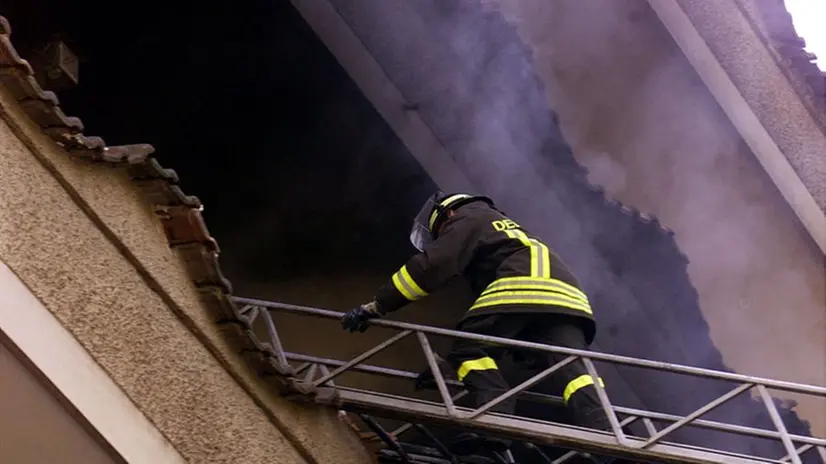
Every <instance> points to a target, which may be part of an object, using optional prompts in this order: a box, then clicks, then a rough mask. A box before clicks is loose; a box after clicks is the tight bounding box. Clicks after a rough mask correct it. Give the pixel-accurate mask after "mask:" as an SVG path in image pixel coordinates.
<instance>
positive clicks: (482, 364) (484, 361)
mask: <svg viewBox="0 0 826 464" xmlns="http://www.w3.org/2000/svg"><path fill="white" fill-rule="evenodd" d="M491 369H499V367H498V366H497V365H496V361H494V360H493V358H490V357H487V356H486V357H484V358H479V359H471V360H470V361H465V362H463V363H462V365H461V366H459V371H458V372H457V375H456V376H457V377H458V378H459V382H461V381H462V379H464V378H465V376H466V375H468V374H470V373H471V372H472V371H488V370H491Z"/></svg>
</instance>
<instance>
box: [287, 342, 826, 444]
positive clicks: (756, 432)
mask: <svg viewBox="0 0 826 464" xmlns="http://www.w3.org/2000/svg"><path fill="white" fill-rule="evenodd" d="M286 358H287V359H288V360H291V361H293V362H304V363H317V364H322V365H327V366H330V367H336V366H341V365H343V364H344V363H345V361H341V360H337V359H329V358H322V357H316V356H309V355H304V354H297V353H290V352H288V353H286ZM352 370H353V371H356V372H361V373H364V374H371V375H380V376H383V377H388V378H395V379H403V380H413V379H415V378H416V374H415V373H413V372H410V371H404V370H400V369H392V368H388V367H381V366H372V365H365V364H361V365H358V366H355V367H353V369H352ZM447 383H448V385H449V386H452V387H456V388H463V386H462V384H461V383H460V382H457V381H455V380H449V381H448V382H447ZM460 393H463V395H461V396H459V395H454V396H453V398H452V399H453V401H457V400H458V399H460V398H461V397H462V396H464V394H467V393H468V392H467V390H462V391H461V392H460ZM520 397H523V398H524V399H525V400H528V401H534V402H540V403H548V404H554V405H562V404H564V403H563V400H562V397H559V396H554V395H548V394H545V393H537V392H530V391H528V392H522V393H521V394H520ZM614 410H615V411H616V412H617V413H620V414H623V415H626V416H628V418H637V419H642V420H643V421H644V423H646V429H647V430H648V433H649V435H655V434H656V433H657V431H656V429H655V428H654V425H653V424H652V423H651V422H650V421H651V420H656V421H660V422H677V421H680V420H682V419H683V418H684V416H679V415H676V414H667V413H661V412H655V411H648V410H644V409H637V408H628V407H625V406H614ZM622 425H623V426H625V425H628V424H622ZM690 426H692V427H697V428H703V429H708V430H714V431H717V432H727V433H733V434H737V435H742V436H748V437H754V438H765V439H772V440H777V441H779V440H780V433H779V432H776V431H772V430H766V429H760V428H756V427H748V426H744V425H735V424H727V423H724V422H717V421H712V420H705V419H698V420H695V421H693V422H692V423H691V424H690ZM410 427H412V425H407V424H406V425H404V426H402V427H399V428H398V429H396V430H395V431H394V432H393V435H394V436H398V435H399V434H401V433H403V432H405V431H407V430H408V429H409V428H410ZM789 437H790V438H791V440H792V441H793V442H795V443H799V444H801V445H802V446H806V448H803V449H801V450H798V453H799V454H800V453H802V452H804V451H806V450H809V449H811V448H812V447H817V446H822V447H826V439H824V438H817V437H807V436H804V435H794V434H789Z"/></svg>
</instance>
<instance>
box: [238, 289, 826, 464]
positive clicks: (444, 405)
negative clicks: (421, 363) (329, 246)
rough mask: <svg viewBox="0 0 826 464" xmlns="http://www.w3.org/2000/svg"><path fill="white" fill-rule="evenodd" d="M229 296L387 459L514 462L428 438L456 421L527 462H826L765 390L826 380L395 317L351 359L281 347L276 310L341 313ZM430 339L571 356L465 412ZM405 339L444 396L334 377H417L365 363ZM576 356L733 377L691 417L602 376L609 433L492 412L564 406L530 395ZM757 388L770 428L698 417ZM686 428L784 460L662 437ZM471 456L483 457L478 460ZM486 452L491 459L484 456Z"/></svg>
mask: <svg viewBox="0 0 826 464" xmlns="http://www.w3.org/2000/svg"><path fill="white" fill-rule="evenodd" d="M233 299H234V302H235V303H236V304H237V305H239V306H241V307H242V310H241V313H242V314H243V315H244V316H245V317H246V318H247V321H246V322H247V323H248V324H250V326H252V325H253V324H256V323H258V324H260V323H263V324H264V325H265V327H266V332H267V334H268V336H269V341H268V342H269V344H270V345H271V346H272V348H273V350H274V356H275V357H276V358H277V360H278V361H280V362H281V363H287V364H289V365H290V366H293V369H294V371H295V373H296V375H302V374H303V378H300V379H298V382H299V383H300V384H304V385H305V386H306V387H313V388H333V389H334V391H335V398H336V405H337V406H338V407H339V408H340V409H342V410H345V411H348V412H351V413H355V414H358V415H359V417H360V418H361V419H362V420H363V421H364V422H365V423H366V424H367V425H368V426H369V427H370V428H371V429H373V431H374V432H376V434H377V435H378V436H380V437H382V438H383V440H385V442H386V443H387V444H388V448H387V449H385V450H382V451H381V452H380V457H382V456H383V457H382V458H383V459H389V460H385V461H382V462H408V463H413V464H418V463H422V464H425V463H433V464H441V463H447V464H450V463H453V462H467V463H471V462H480V463H487V462H490V463H498V462H504V463H508V462H513V460H512V458H510V457H508V456H500V455H495V456H493V460H490V459H488V458H485V457H482V456H477V457H473V458H464V457H463V458H462V461H459V460H457V458H456V457H455V456H452V455H451V454H450V453H449V451H447V450H446V449H445V448H444V446H443V445H442V444H441V443H440V442H439V441H438V439H436V438H435V437H434V436H432V434H429V431H428V429H427V428H426V427H425V425H426V426H445V427H453V428H459V429H462V430H464V431H475V432H478V433H480V434H482V435H488V436H499V437H504V438H509V439H513V440H516V441H519V442H522V443H524V444H525V445H524V446H526V447H527V448H528V449H534V450H535V451H536V453H537V456H538V458H537V460H532V461H531V462H548V463H554V464H561V463H564V462H570V461H571V460H572V459H574V458H576V457H577V456H580V455H583V454H585V453H590V454H591V455H599V456H613V457H618V458H624V459H631V460H634V461H635V462H637V461H642V462H689V463H727V464H728V463H730V464H747V463H753V464H758V463H787V462H790V463H793V464H802V463H803V461H802V460H801V459H802V457H804V456H806V459H807V462H809V461H810V460H812V462H818V461H817V459H818V458H819V461H820V462H821V463H823V464H826V438H823V437H810V436H801V435H794V434H790V433H789V432H788V430H787V429H786V426H785V424H784V423H783V419H782V417H781V416H780V414H779V412H778V410H777V407H776V406H775V404H774V402H773V400H772V398H771V396H770V394H769V392H768V389H774V390H782V391H787V392H795V393H799V394H805V395H812V396H817V397H820V398H826V387H823V386H814V385H805V384H799V383H793V382H785V381H780V380H772V379H766V378H758V377H753V376H748V375H741V374H735V373H730V372H721V371H714V370H709V369H701V368H697V367H690V366H684V365H679V364H671V363H665V362H658V361H651V360H646V359H636V358H630V357H625V356H617V355H612V354H606V353H599V352H593V351H581V350H575V349H571V348H563V347H556V346H549V345H542V344H537V343H530V342H524V341H517V340H509V339H504V338H498V337H490V336H484V335H477V334H470V333H465V332H458V331H454V330H447V329H441V328H435V327H428V326H421V325H416V324H410V323H405V322H397V321H389V320H375V321H373V322H372V324H373V325H375V326H377V327H384V328H388V329H393V330H394V331H396V332H397V333H396V335H394V336H392V337H391V338H389V339H387V340H385V341H383V342H382V343H380V344H378V345H376V346H374V347H373V348H371V349H369V350H367V351H365V352H363V353H362V354H360V355H358V356H356V357H354V358H352V359H349V360H337V359H327V358H321V357H314V356H309V355H304V354H298V353H290V352H287V351H284V349H283V347H282V346H281V342H280V339H279V336H278V331H277V328H276V324H275V323H274V321H273V319H272V315H271V312H287V313H292V314H298V315H304V316H308V317H316V318H326V319H340V318H341V316H342V313H339V312H335V311H328V310H324V309H317V308H308V307H303V306H296V305H289V304H284V303H278V302H271V301H264V300H257V299H250V298H240V297H233ZM429 336H441V337H448V338H453V339H456V338H465V339H472V340H477V341H482V342H486V343H491V344H497V345H502V346H508V347H512V348H518V349H524V350H537V351H546V352H556V353H561V354H565V355H568V357H567V358H566V359H565V360H563V361H561V362H559V363H557V364H555V365H554V366H550V367H548V368H546V369H544V370H543V371H542V372H540V373H538V374H536V375H534V376H533V377H531V378H529V379H528V380H526V381H524V382H522V383H521V384H519V385H517V386H515V387H513V388H512V389H510V390H508V391H506V392H503V393H502V394H501V395H500V396H499V397H498V398H496V399H494V400H492V401H490V402H489V403H487V404H485V405H483V406H481V407H479V408H477V409H469V408H464V407H460V406H457V405H456V401H458V400H459V399H460V398H461V397H462V396H464V395H466V394H467V391H466V390H463V389H462V385H461V383H459V382H456V381H451V380H448V379H445V377H444V376H443V375H442V372H441V370H440V369H439V365H438V362H437V359H436V357H435V356H434V353H433V351H432V349H431V346H430V339H429V338H428V337H429ZM407 337H415V338H416V339H417V340H418V343H419V345H420V347H421V349H422V354H423V356H424V357H425V359H426V360H427V364H428V366H429V368H430V370H431V372H432V373H433V375H434V379H435V383H436V387H437V389H438V392H439V394H440V398H441V401H440V402H434V401H426V400H423V399H420V398H416V397H412V396H410V397H408V396H398V395H391V394H387V393H383V392H380V391H371V390H364V389H357V388H352V387H348V386H345V385H341V384H335V383H334V379H336V378H337V377H339V376H340V375H342V374H344V373H346V372H360V373H364V374H372V375H378V376H384V377H393V378H399V379H409V380H413V379H415V378H416V374H415V373H412V372H407V371H402V370H397V369H390V368H387V367H379V366H372V365H368V364H365V362H366V361H367V360H368V359H369V358H370V357H372V356H374V355H376V354H377V353H379V352H381V351H383V350H385V349H387V348H388V347H390V346H392V345H394V344H395V343H397V342H399V341H400V340H402V339H404V338H407ZM577 361H578V362H583V363H584V364H585V367H586V368H587V370H588V372H589V373H590V374H591V375H592V376H594V377H595V378H596V377H597V371H596V368H595V367H594V364H593V361H598V362H603V363H610V364H615V365H625V366H634V367H636V368H643V369H649V370H658V371H665V372H671V373H675V374H682V375H689V376H694V377H703V378H711V379H718V380H723V381H728V382H731V383H732V384H735V385H736V386H735V387H734V388H733V389H732V390H730V391H729V392H728V393H725V394H723V395H721V396H719V397H717V398H716V399H714V400H713V401H711V402H709V403H707V404H706V405H704V406H702V407H700V408H699V409H696V410H695V411H694V412H692V413H690V414H687V415H685V416H679V415H674V414H665V413H660V412H654V411H647V410H643V409H634V408H626V407H621V406H615V405H613V404H612V403H611V401H610V400H609V398H608V395H607V393H606V391H605V390H604V389H603V388H602V386H601V385H600V383H599V382H596V383H595V384H594V385H595V387H596V389H597V393H598V396H599V400H600V403H601V404H602V407H603V409H604V410H605V411H606V413H607V415H608V419H609V421H610V423H611V429H612V430H611V432H610V433H609V432H602V431H595V430H590V429H584V428H580V427H575V426H571V425H565V424H560V423H554V422H550V421H544V420H537V419H531V418H524V417H515V416H507V415H503V414H498V413H490V412H488V411H489V410H490V409H491V408H492V407H494V406H495V405H497V404H499V403H500V402H502V401H505V400H506V399H509V398H513V397H515V396H517V395H518V396H519V397H520V398H525V399H530V400H532V401H541V402H548V403H557V404H561V401H562V399H561V398H558V397H554V396H550V395H543V394H539V393H534V392H528V391H526V390H527V389H528V388H530V387H532V386H533V385H536V384H538V383H539V382H540V381H542V380H543V379H545V378H547V377H548V376H549V375H551V374H552V373H553V372H555V371H557V370H558V369H560V368H561V367H563V366H564V365H567V364H568V363H571V362H577ZM753 389H754V390H756V391H757V393H758V395H759V398H760V399H761V400H762V403H763V405H764V406H765V408H766V412H767V413H768V415H769V417H770V418H771V421H772V423H773V425H774V428H775V429H774V430H767V429H760V428H754V427H746V426H742V425H735V424H728V423H724V422H717V421H710V420H703V419H700V417H701V416H703V415H704V414H706V413H708V412H710V411H711V410H713V409H715V408H717V407H718V406H721V405H722V404H724V403H725V402H727V401H729V400H731V399H733V398H735V397H737V396H738V395H742V394H744V393H746V392H748V391H750V390H753ZM319 401H321V402H328V403H329V398H326V399H319ZM374 417H377V418H385V419H392V420H402V421H406V422H407V424H406V425H403V426H402V427H399V428H397V429H396V430H394V431H393V432H390V433H388V432H386V431H385V430H384V429H383V428H382V427H381V425H379V424H378V422H377V421H375V420H374V419H373V418H374ZM654 421H657V422H660V423H667V424H668V425H667V426H665V427H664V428H662V429H659V430H658V429H657V428H656V427H655V424H654ZM635 422H641V423H642V424H643V425H644V430H645V431H646V436H635V435H631V434H629V433H626V432H625V431H624V428H625V427H626V426H628V425H631V424H632V423H635ZM687 426H691V427H699V428H703V429H708V430H715V431H718V432H727V433H732V434H738V435H744V436H751V437H759V438H764V439H770V440H775V441H778V442H780V443H782V445H783V448H784V449H785V451H786V454H785V456H780V457H768V456H750V455H744V454H735V453H731V452H727V451H725V450H715V449H710V448H703V447H698V446H693V445H689V444H684V443H678V442H674V441H664V439H665V438H666V437H667V436H669V435H671V434H672V433H673V432H675V431H677V430H679V429H682V428H684V427H687ZM410 430H418V431H419V432H420V433H421V434H423V435H425V436H427V435H428V434H429V435H430V436H429V437H428V438H430V439H431V440H430V441H431V443H433V446H432V447H422V446H419V445H410V444H407V445H406V444H404V443H401V442H400V441H399V436H400V435H402V434H404V433H407V432H408V431H410ZM546 445H547V446H552V447H554V448H563V449H568V450H570V451H569V452H567V453H566V454H564V455H563V456H561V457H558V458H555V459H554V460H552V459H550V458H547V457H543V453H542V451H541V449H540V448H539V446H546ZM473 459H478V460H477V461H474V460H473ZM485 459H488V460H487V461H485Z"/></svg>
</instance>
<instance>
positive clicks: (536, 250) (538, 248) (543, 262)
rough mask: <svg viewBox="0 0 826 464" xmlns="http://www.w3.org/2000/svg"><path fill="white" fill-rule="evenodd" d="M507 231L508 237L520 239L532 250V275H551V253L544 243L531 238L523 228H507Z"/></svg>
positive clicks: (543, 276) (547, 276)
mask: <svg viewBox="0 0 826 464" xmlns="http://www.w3.org/2000/svg"><path fill="white" fill-rule="evenodd" d="M505 233H506V234H507V235H508V237H510V238H512V239H516V240H519V241H520V242H522V244H523V245H525V246H526V247H528V249H529V250H531V276H533V277H542V278H545V279H548V278H550V277H551V254H550V252H549V251H548V247H547V246H545V244H544V243H542V242H540V241H539V240H535V239H532V238H529V237H528V235H527V234H526V233H525V232H523V231H521V230H516V229H511V230H506V231H505Z"/></svg>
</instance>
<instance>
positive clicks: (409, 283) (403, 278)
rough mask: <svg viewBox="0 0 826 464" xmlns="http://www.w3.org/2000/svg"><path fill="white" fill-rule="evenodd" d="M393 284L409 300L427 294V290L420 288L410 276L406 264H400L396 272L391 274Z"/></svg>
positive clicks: (414, 299)
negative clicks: (400, 266)
mask: <svg viewBox="0 0 826 464" xmlns="http://www.w3.org/2000/svg"><path fill="white" fill-rule="evenodd" d="M393 286H395V287H396V290H398V291H399V293H401V294H402V295H404V297H405V298H407V299H408V300H410V301H416V300H418V299H419V298H422V297H425V296H427V292H425V291H424V290H422V288H421V287H419V284H417V283H416V281H415V280H413V278H412V277H410V273H409V272H407V265H404V266H402V268H401V269H399V271H398V272H396V273H395V274H393Z"/></svg>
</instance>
